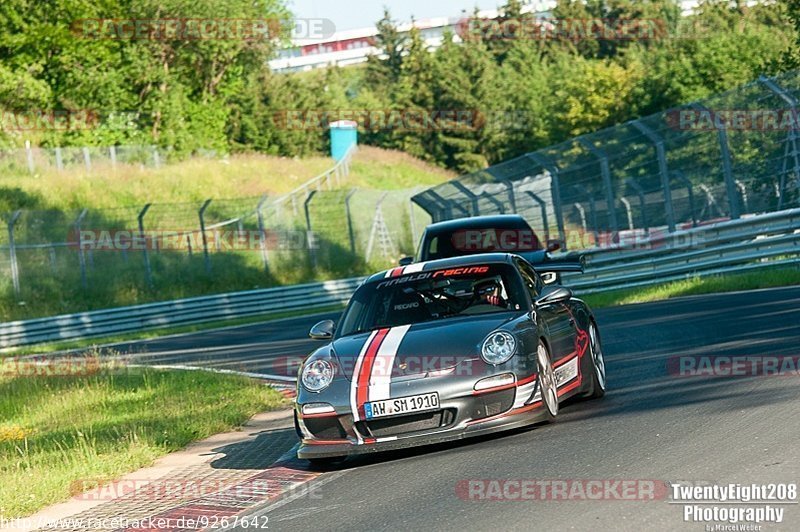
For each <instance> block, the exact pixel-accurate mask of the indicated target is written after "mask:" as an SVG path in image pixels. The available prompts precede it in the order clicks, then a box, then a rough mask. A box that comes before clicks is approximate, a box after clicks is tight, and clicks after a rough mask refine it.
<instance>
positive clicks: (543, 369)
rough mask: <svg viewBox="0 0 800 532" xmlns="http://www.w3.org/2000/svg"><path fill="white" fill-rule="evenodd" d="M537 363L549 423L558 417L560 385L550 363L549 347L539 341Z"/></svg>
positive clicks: (540, 387)
mask: <svg viewBox="0 0 800 532" xmlns="http://www.w3.org/2000/svg"><path fill="white" fill-rule="evenodd" d="M536 362H537V365H538V366H539V376H538V379H539V391H540V392H541V394H542V403H543V404H544V410H545V413H546V415H547V419H548V421H553V420H554V419H555V418H556V416H557V415H558V383H557V382H556V373H555V371H553V364H552V362H551V361H550V353H549V352H548V351H547V346H546V345H545V344H544V342H542V341H541V340H539V347H538V349H537V350H536Z"/></svg>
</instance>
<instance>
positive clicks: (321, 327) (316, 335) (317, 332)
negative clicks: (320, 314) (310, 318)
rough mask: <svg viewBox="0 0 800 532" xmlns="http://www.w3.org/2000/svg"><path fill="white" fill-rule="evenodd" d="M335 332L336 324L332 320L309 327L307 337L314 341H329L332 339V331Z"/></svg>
mask: <svg viewBox="0 0 800 532" xmlns="http://www.w3.org/2000/svg"><path fill="white" fill-rule="evenodd" d="M335 330H336V324H335V323H333V320H322V321H321V322H319V323H317V324H316V325H314V326H313V327H311V330H310V331H309V332H308V336H310V337H311V338H312V339H314V340H330V339H331V338H333V331H335Z"/></svg>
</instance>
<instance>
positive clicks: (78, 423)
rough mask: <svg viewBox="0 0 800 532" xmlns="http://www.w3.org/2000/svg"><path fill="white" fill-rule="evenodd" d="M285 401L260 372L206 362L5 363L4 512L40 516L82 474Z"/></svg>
mask: <svg viewBox="0 0 800 532" xmlns="http://www.w3.org/2000/svg"><path fill="white" fill-rule="evenodd" d="M86 367H89V366H86ZM0 368H5V369H10V368H11V366H10V365H7V364H6V365H3V364H1V363H0ZM84 373H90V372H88V371H87V372H84ZM285 401H286V400H285V399H284V398H283V396H282V395H280V394H279V393H278V392H276V391H275V390H273V389H271V388H269V387H267V386H264V385H263V384H260V383H258V382H256V381H253V380H250V379H247V378H243V377H236V376H231V375H219V374H214V373H206V372H200V371H192V372H188V371H160V370H154V369H137V368H116V369H113V368H101V370H100V371H99V372H97V373H96V374H93V375H86V374H83V375H73V376H64V375H61V376H43V375H15V374H14V372H12V371H3V372H2V373H0V476H2V479H3V481H2V482H0V515H2V516H3V517H5V518H13V517H20V516H26V515H30V514H32V513H34V512H36V511H37V510H39V509H41V508H43V507H45V506H47V505H49V504H53V503H56V502H59V501H62V500H65V499H68V498H69V497H70V496H71V495H74V493H72V492H71V491H72V490H74V487H75V485H76V483H80V484H81V485H84V484H85V482H84V481H91V482H95V483H96V484H102V483H104V482H107V481H110V480H113V479H115V478H118V477H120V476H122V475H124V474H126V473H130V472H132V471H136V470H137V469H139V468H141V467H145V466H148V465H150V464H152V463H153V461H154V460H156V459H157V458H159V457H161V456H164V455H165V454H168V453H170V452H173V451H176V450H178V449H181V448H183V447H184V446H186V445H187V444H188V443H190V442H193V441H196V440H201V439H203V438H206V437H209V436H211V435H213V434H216V433H219V432H225V431H228V430H232V429H234V428H236V427H237V426H240V425H241V424H242V423H244V422H245V421H247V420H248V419H249V418H250V417H252V416H253V415H254V414H256V413H258V412H262V411H266V410H273V409H276V408H279V407H281V406H282V405H284V404H285ZM90 487H91V486H90Z"/></svg>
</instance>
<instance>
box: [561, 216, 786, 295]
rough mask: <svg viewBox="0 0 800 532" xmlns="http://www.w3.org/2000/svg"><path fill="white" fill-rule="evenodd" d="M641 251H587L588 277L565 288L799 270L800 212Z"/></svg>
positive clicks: (676, 236)
mask: <svg viewBox="0 0 800 532" xmlns="http://www.w3.org/2000/svg"><path fill="white" fill-rule="evenodd" d="M640 247H641V248H644V249H635V250H631V249H625V248H605V249H592V250H587V251H586V259H587V268H586V272H585V273H583V274H580V275H573V274H565V275H564V276H563V279H564V283H565V284H568V285H569V286H570V287H572V288H573V289H574V290H575V291H576V293H578V294H588V293H597V292H604V291H608V290H615V289H619V288H635V287H641V286H647V285H651V284H657V283H663V282H668V281H674V280H679V279H685V278H687V277H695V276H699V277H702V276H705V275H716V274H721V273H730V272H745V271H754V270H760V269H764V268H774V267H778V266H794V265H798V264H800V209H791V210H787V211H782V212H776V213H769V214H764V215H762V216H753V217H749V218H743V219H738V220H732V221H727V222H720V223H716V224H711V225H707V226H701V227H697V228H693V229H688V230H684V231H678V232H675V233H669V234H659V235H658V236H656V237H655V238H653V239H651V240H648V241H644V242H643V243H641V246H640Z"/></svg>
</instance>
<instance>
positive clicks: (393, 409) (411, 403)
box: [364, 392, 439, 419]
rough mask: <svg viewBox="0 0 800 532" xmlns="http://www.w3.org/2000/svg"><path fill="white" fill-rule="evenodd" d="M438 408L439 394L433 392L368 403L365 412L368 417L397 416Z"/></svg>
mask: <svg viewBox="0 0 800 532" xmlns="http://www.w3.org/2000/svg"><path fill="white" fill-rule="evenodd" d="M437 408H439V394H438V393H436V392H433V393H423V394H420V395H410V396H408V397H399V398H397V399H386V400H385V401H373V402H371V403H366V404H365V405H364V413H365V414H366V415H367V419H375V418H376V417H386V416H397V415H399V414H408V413H411V412H424V411H426V410H436V409H437Z"/></svg>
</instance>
